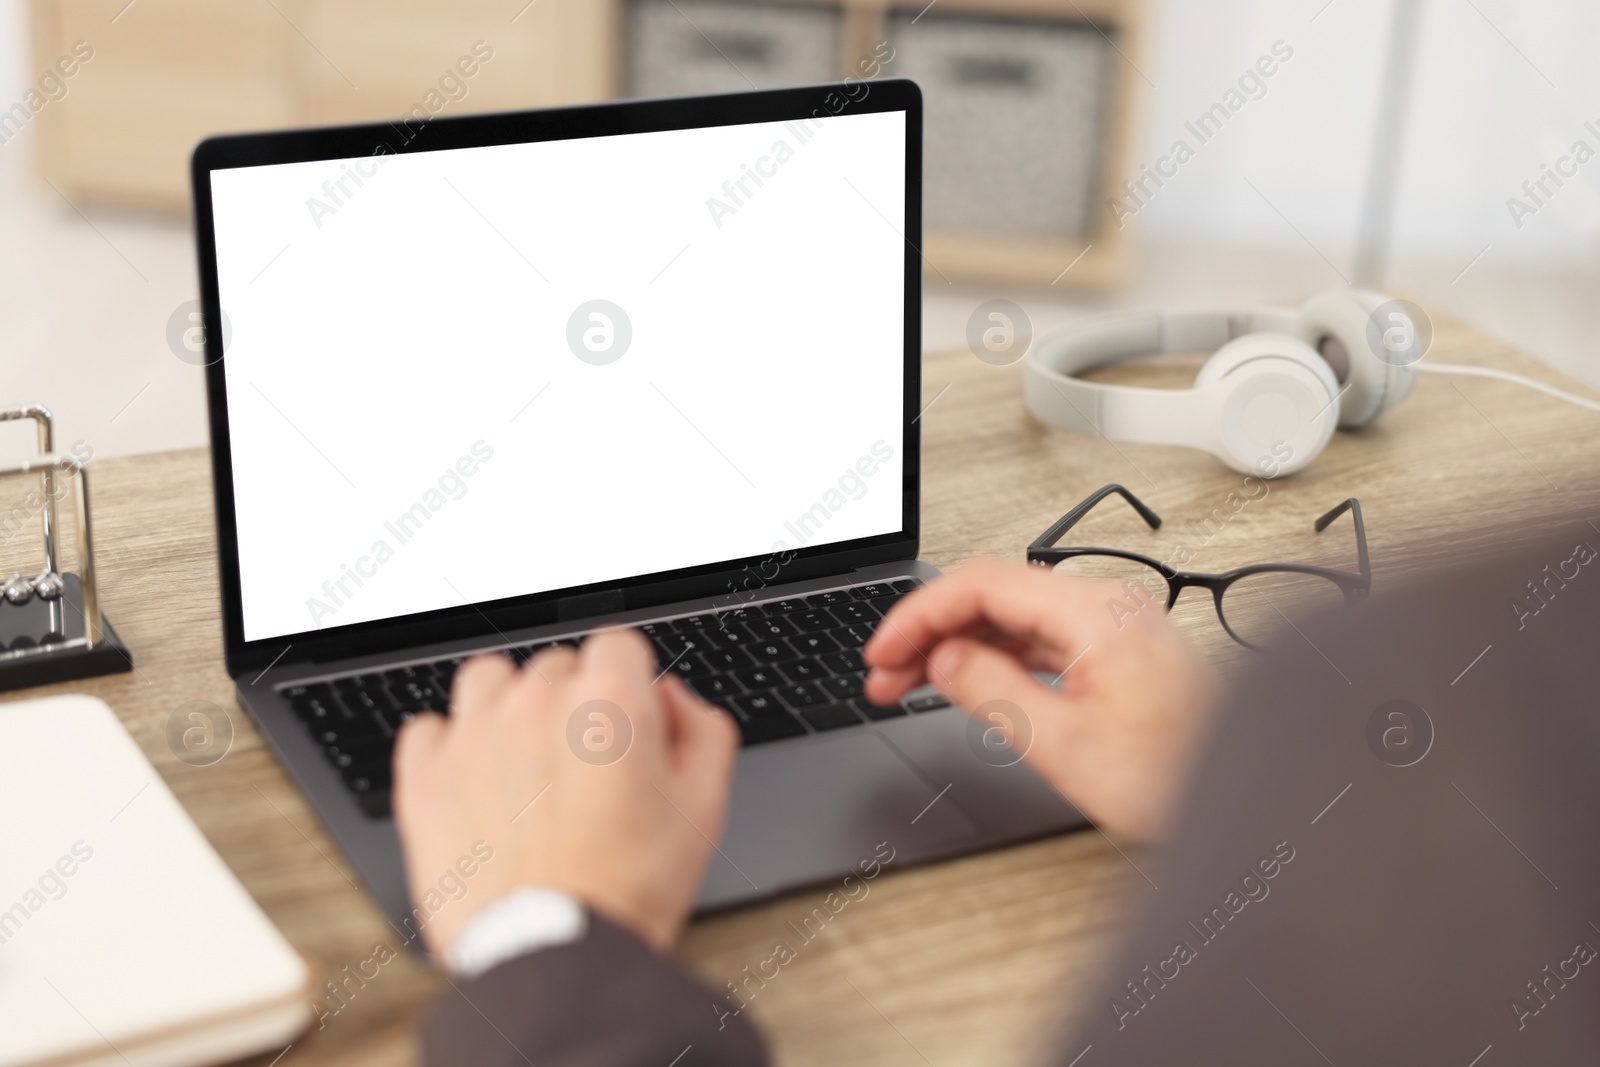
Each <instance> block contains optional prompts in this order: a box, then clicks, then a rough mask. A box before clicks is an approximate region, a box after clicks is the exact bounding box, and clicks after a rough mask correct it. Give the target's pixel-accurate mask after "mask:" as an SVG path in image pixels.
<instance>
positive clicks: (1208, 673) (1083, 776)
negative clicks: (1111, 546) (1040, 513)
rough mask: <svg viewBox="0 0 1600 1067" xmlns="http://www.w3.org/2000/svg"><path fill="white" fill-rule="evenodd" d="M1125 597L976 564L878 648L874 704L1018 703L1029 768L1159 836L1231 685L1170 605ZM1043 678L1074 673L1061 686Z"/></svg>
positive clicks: (872, 660) (871, 689)
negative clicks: (911, 693)
mask: <svg viewBox="0 0 1600 1067" xmlns="http://www.w3.org/2000/svg"><path fill="white" fill-rule="evenodd" d="M1112 600H1116V601H1118V602H1119V603H1121V604H1124V605H1126V604H1127V603H1129V600H1130V597H1129V594H1128V593H1127V591H1126V590H1124V589H1123V588H1122V587H1121V586H1119V585H1117V584H1115V583H1111V582H1091V581H1084V580H1081V579H1077V578H1071V577H1067V576H1065V575H1058V574H1055V573H1053V572H1051V571H1047V570H1045V569H1043V568H1040V567H1029V566H1023V565H1021V564H1014V563H1002V562H1000V561H998V560H976V561H974V562H972V563H969V564H967V565H965V566H963V567H961V568H960V569H959V570H957V571H955V572H953V573H952V574H951V575H950V576H949V577H946V578H942V579H940V580H939V581H936V582H933V583H932V584H930V585H928V586H927V587H926V588H924V589H919V590H918V591H916V592H915V593H913V594H911V595H910V596H908V597H906V598H905V600H903V601H902V602H901V603H899V604H898V605H896V606H895V607H894V609H893V610H891V611H890V612H889V614H888V616H887V617H886V618H885V619H884V621H883V622H882V623H881V624H880V625H879V627H878V630H877V632H876V633H875V634H874V635H873V638H872V640H871V641H870V642H868V644H867V647H866V650H865V658H866V661H867V665H868V666H869V667H871V668H872V673H871V674H870V675H868V677H867V696H868V697H870V698H871V699H873V700H875V701H877V702H878V703H881V704H889V703H893V702H894V701H896V700H898V699H900V698H901V697H903V696H904V695H905V694H906V692H907V691H908V690H910V689H912V688H913V687H915V686H918V685H921V684H923V683H924V682H931V683H933V684H934V685H935V686H937V687H938V688H939V690H940V691H941V692H943V693H944V694H945V695H946V696H947V697H949V698H950V699H951V700H952V701H954V702H955V703H957V704H959V705H960V706H962V707H964V708H967V709H969V710H970V709H975V708H978V707H979V706H980V705H982V704H984V703H986V702H988V701H991V700H1004V701H1008V702H1010V703H1012V704H1014V705H1016V706H1017V707H1019V708H1021V709H1022V710H1023V712H1024V714H1026V715H1027V717H1028V719H1029V722H1030V724H1031V726H1032V729H1033V740H1032V746H1031V748H1030V750H1029V751H1028V754H1027V758H1028V760H1029V762H1030V763H1031V764H1032V766H1033V767H1034V769H1036V770H1037V771H1038V772H1039V773H1040V774H1041V775H1042V776H1043V777H1044V778H1045V779H1046V780H1047V781H1049V782H1050V783H1051V784H1052V785H1054V786H1055V787H1056V789H1057V790H1058V791H1059V792H1060V793H1061V795H1062V796H1064V797H1066V798H1067V799H1068V800H1070V801H1071V802H1072V803H1073V804H1075V805H1076V806H1077V807H1078V808H1079V810H1081V811H1082V812H1083V813H1084V814H1085V815H1087V816H1088V817H1089V818H1090V819H1092V820H1094V822H1095V823H1096V824H1098V825H1099V826H1101V827H1103V828H1104V829H1106V830H1109V831H1111V832H1113V833H1117V834H1125V835H1128V836H1130V837H1136V838H1141V839H1147V840H1148V839H1152V838H1156V837H1159V836H1160V835H1161V834H1162V833H1163V832H1164V831H1165V830H1166V828H1167V826H1168V824H1169V821H1170V819H1171V817H1172V815H1173V814H1175V813H1174V812H1173V807H1174V806H1175V804H1176V802H1177V797H1178V792H1179V790H1180V789H1181V788H1182V787H1183V784H1184V782H1185V781H1186V780H1187V777H1188V770H1189V764H1190V761H1191V760H1192V758H1193V757H1194V755H1195V753H1194V749H1195V748H1196V746H1197V744H1198V741H1199V738H1200V736H1201V734H1202V732H1203V730H1204V728H1205V726H1206V724H1207V723H1208V722H1209V719H1210V713H1211V709H1212V707H1213V705H1214V704H1215V701H1216V696H1217V691H1218V688H1219V686H1218V681H1217V676H1216V673H1215V671H1214V670H1213V669H1212V667H1211V665H1210V664H1209V663H1208V662H1207V661H1206V660H1205V659H1204V658H1203V657H1202V656H1201V655H1200V653H1199V652H1198V651H1197V650H1196V649H1195V648H1194V647H1193V646H1192V645H1191V644H1189V642H1188V641H1187V640H1186V639H1185V638H1184V636H1183V635H1182V634H1181V633H1179V632H1178V630H1177V628H1176V627H1174V626H1173V624H1172V622H1171V620H1170V619H1168V618H1167V615H1166V612H1165V611H1164V610H1163V606H1162V605H1161V604H1159V603H1149V604H1148V605H1147V606H1146V607H1145V608H1144V609H1143V610H1140V611H1138V612H1137V613H1135V614H1128V613H1127V612H1126V610H1124V611H1123V612H1122V613H1120V614H1114V613H1113V612H1112V610H1111V609H1110V607H1109V602H1110V601H1112ZM1134 603H1136V604H1137V603H1138V601H1134ZM1069 665H1070V666H1071V669H1070V670H1068V667H1069ZM1033 671H1043V672H1048V673H1050V674H1053V675H1054V674H1060V673H1061V672H1063V671H1066V674H1065V676H1064V677H1063V678H1062V682H1061V687H1060V688H1059V689H1052V688H1050V687H1048V686H1045V685H1043V684H1041V683H1040V682H1039V681H1038V680H1037V679H1035V678H1034V677H1033V675H1032V673H1030V672H1033ZM1008 740H1010V739H1009V738H1008Z"/></svg>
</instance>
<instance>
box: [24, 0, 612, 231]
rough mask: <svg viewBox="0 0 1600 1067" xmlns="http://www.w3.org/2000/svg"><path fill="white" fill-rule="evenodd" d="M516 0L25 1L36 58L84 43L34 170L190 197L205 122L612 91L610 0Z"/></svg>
mask: <svg viewBox="0 0 1600 1067" xmlns="http://www.w3.org/2000/svg"><path fill="white" fill-rule="evenodd" d="M525 3H526V0H451V2H450V3H449V4H444V3H439V2H438V0H267V2H264V3H248V4H242V3H227V4H221V3H215V2H208V0H136V2H135V3H131V4H130V3H129V2H128V0H31V6H30V20H31V30H32V38H33V60H34V62H33V66H34V68H35V69H36V70H39V71H41V72H43V71H47V70H49V69H50V68H51V67H52V66H53V64H54V63H55V61H56V60H57V58H58V57H60V56H64V55H69V54H70V53H71V50H72V46H73V44H74V43H75V42H78V41H83V42H87V44H88V45H89V46H90V47H91V48H93V50H94V55H93V59H92V60H91V61H89V62H87V63H83V64H82V65H81V67H80V68H79V69H78V70H77V72H76V73H75V74H74V75H73V76H72V77H71V78H69V79H66V82H65V84H66V87H67V92H66V95H65V96H64V97H63V98H61V99H60V100H58V101H56V102H53V103H51V104H49V105H48V106H46V107H44V108H43V109H42V110H41V111H40V112H39V113H38V115H37V118H36V121H37V122H38V126H39V169H40V172H41V174H42V175H43V176H44V177H46V178H48V179H50V180H51V181H53V182H55V183H56V184H57V185H58V186H59V187H60V188H61V189H62V190H63V191H64V192H66V193H67V194H68V195H70V196H74V197H82V198H84V199H91V200H97V201H102V202H110V203H116V204H131V205H138V206H148V207H156V208H160V209H165V210H174V211H183V212H187V211H188V210H189V174H188V163H189V153H190V151H191V149H192V148H193V147H194V145H195V144H196V143H197V142H198V141H200V140H201V139H202V138H204V137H207V136H209V135H211V134H217V133H236V132H242V131H248V130H258V129H272V128H282V127H294V126H310V125H330V124H339V123H353V122H366V121H372V120H379V119H398V118H401V117H403V116H405V115H407V114H408V113H413V109H414V108H419V107H420V108H424V109H425V111H424V112H423V113H426V114H430V115H435V116H445V115H464V114H469V113H472V112H481V111H505V110H514V109H519V108H531V107H552V106H556V105H560V104H571V103H582V102H588V101H593V100H601V99H604V98H606V97H608V96H610V95H611V93H612V85H613V76H614V75H613V55H614V49H613V41H614V39H615V36H616V27H615V17H616V6H615V4H614V3H613V2H612V0H537V2H536V3H529V4H527V5H526V6H524V4H525ZM480 42H481V44H480ZM475 45H477V46H478V50H477V52H476V53H475V52H474V46H475ZM485 50H488V51H489V53H490V55H491V58H489V59H488V60H487V61H484V60H483V55H484V52H485ZM463 58H466V59H467V61H468V62H467V63H466V65H465V66H466V67H467V68H473V69H474V73H473V74H472V75H471V76H467V75H464V74H463V73H462V72H461V69H463V68H458V67H457V64H458V63H459V62H461V61H462V60H463Z"/></svg>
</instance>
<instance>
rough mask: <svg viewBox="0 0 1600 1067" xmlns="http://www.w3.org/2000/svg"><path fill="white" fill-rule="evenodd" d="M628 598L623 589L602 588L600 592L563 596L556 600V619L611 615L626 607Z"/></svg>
mask: <svg viewBox="0 0 1600 1067" xmlns="http://www.w3.org/2000/svg"><path fill="white" fill-rule="evenodd" d="M627 606H628V605H627V600H626V598H625V597H624V596H623V595H622V590H621V589H602V590H600V591H599V592H598V593H584V594H583V595H582V596H569V597H562V598H561V599H560V600H558V601H556V621H557V622H572V621H574V620H577V619H591V618H593V617H594V616H596V615H610V614H612V613H613V612H618V611H622V610H623V609H624V608H626V607H627Z"/></svg>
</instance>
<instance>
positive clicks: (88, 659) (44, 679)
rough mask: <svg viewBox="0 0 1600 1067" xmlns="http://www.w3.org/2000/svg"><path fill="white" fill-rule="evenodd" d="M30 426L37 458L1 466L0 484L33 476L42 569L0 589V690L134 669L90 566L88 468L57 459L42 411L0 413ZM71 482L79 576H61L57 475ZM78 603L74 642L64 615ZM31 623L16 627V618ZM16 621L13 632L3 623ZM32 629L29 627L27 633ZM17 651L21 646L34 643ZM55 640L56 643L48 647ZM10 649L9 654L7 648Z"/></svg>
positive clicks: (72, 622) (1, 418)
mask: <svg viewBox="0 0 1600 1067" xmlns="http://www.w3.org/2000/svg"><path fill="white" fill-rule="evenodd" d="M18 419H32V420H33V421H34V422H35V423H36V424H37V425H38V440H39V453H38V454H37V455H35V456H33V457H32V458H31V459H27V460H24V461H23V462H21V463H19V464H15V465H12V466H8V467H0V479H4V478H6V477H9V476H12V475H26V474H37V475H39V476H40V482H41V489H42V492H43V500H42V502H41V505H40V508H39V521H40V525H41V528H42V531H43V533H44V556H45V564H44V570H42V571H40V572H39V573H38V574H37V575H35V576H33V577H32V578H26V577H24V576H23V575H22V573H21V572H20V571H19V572H17V573H16V574H14V575H13V576H12V577H11V578H10V579H8V580H5V581H3V582H0V641H3V644H0V691H5V690H11V689H22V688H25V687H28V686H34V685H46V684H49V683H51V682H64V681H70V680H72V679H77V678H92V677H95V676H97V675H102V674H117V673H121V672H123V671H128V670H132V669H133V657H132V656H131V655H130V654H129V653H128V650H127V649H126V647H124V646H123V644H122V642H121V640H120V639H118V637H117V634H116V631H114V630H113V629H112V628H111V624H110V623H109V622H107V621H106V619H105V615H104V613H103V612H102V611H101V610H100V591H99V586H98V576H97V574H96V571H95V565H94V548H93V537H92V534H91V532H90V528H89V469H88V467H87V466H86V465H85V464H84V462H83V461H82V460H80V459H78V458H77V457H75V456H64V455H57V454H56V452H55V429H54V425H53V422H52V418H51V415H50V411H49V409H48V408H45V407H42V406H40V405H38V404H23V405H21V406H18V407H13V408H5V409H0V422H13V421H16V420H18ZM58 472H63V473H65V474H67V475H68V476H69V477H70V478H72V480H73V482H74V488H73V511H74V518H75V520H76V522H77V528H78V568H79V570H80V571H82V575H81V577H80V576H79V575H75V574H70V573H67V574H63V573H62V571H61V569H60V567H59V563H58V560H57V558H56V530H57V529H58V524H57V521H56V518H57V516H56V497H57V493H56V475H57V473H58ZM75 593H76V594H78V597H79V600H80V602H81V604H82V608H81V610H80V611H79V612H78V614H79V615H80V616H81V618H82V620H83V625H82V631H83V632H82V633H81V634H78V635H76V636H73V635H72V634H71V633H70V631H71V630H73V629H76V628H77V627H76V622H77V620H76V619H74V618H73V617H72V614H71V613H70V612H69V611H68V610H67V609H68V608H72V607H75V606H76V605H74V603H73V601H74V594H75ZM41 606H42V607H43V609H44V610H43V611H42V612H41V611H40V610H39V609H40V607H41ZM19 612H27V613H29V614H30V615H32V616H34V617H33V618H30V619H24V620H17V619H16V618H15V615H16V613H19ZM13 622H16V623H17V626H16V627H15V628H13V627H12V626H11V625H10V624H11V623H13ZM30 627H31V628H30ZM35 635H37V640H36V641H35V640H30V641H29V642H28V643H27V644H25V645H23V646H22V647H15V646H16V642H17V641H18V640H22V639H29V638H33V637H34V636H35ZM52 637H56V638H58V639H57V640H50V638H52ZM6 646H12V647H6Z"/></svg>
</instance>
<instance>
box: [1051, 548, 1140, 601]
mask: <svg viewBox="0 0 1600 1067" xmlns="http://www.w3.org/2000/svg"><path fill="white" fill-rule="evenodd" d="M1056 573H1057V574H1067V575H1071V576H1073V577H1075V578H1093V579H1095V580H1097V581H1102V582H1116V583H1117V584H1118V585H1119V586H1121V587H1122V589H1121V591H1120V592H1109V593H1108V594H1107V595H1108V596H1109V597H1110V598H1111V599H1112V600H1115V601H1117V602H1119V603H1120V605H1121V610H1123V611H1128V612H1135V611H1138V610H1139V609H1140V608H1141V607H1144V606H1145V605H1148V604H1154V605H1156V606H1157V607H1160V608H1163V609H1165V608H1166V606H1167V579H1166V578H1165V577H1163V576H1162V574H1161V572H1160V571H1158V570H1156V569H1155V568H1154V567H1152V566H1150V565H1149V564H1148V563H1141V562H1139V561H1138V560H1136V559H1123V558H1122V557H1121V556H1072V557H1070V558H1068V559H1065V560H1062V561H1061V562H1060V563H1058V564H1056ZM1111 610H1112V611H1113V613H1116V611H1117V609H1116V608H1112V609H1111Z"/></svg>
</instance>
